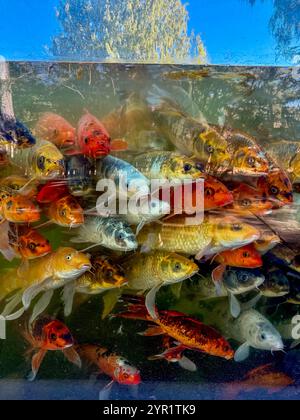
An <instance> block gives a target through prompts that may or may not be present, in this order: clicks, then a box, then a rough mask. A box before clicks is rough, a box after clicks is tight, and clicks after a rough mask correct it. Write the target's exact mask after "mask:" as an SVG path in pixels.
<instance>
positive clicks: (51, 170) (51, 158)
mask: <svg viewBox="0 0 300 420" xmlns="http://www.w3.org/2000/svg"><path fill="white" fill-rule="evenodd" d="M11 162H12V163H13V164H14V165H15V166H18V167H19V168H21V169H22V170H23V171H24V173H25V174H26V175H28V176H29V177H30V178H34V179H49V178H54V177H57V176H59V175H62V174H63V173H64V157H63V155H62V153H61V152H60V151H59V150H58V148H57V147H56V146H55V145H54V144H52V143H50V142H48V141H46V140H40V141H39V142H38V143H37V144H36V145H34V146H33V147H31V148H30V149H26V150H20V151H16V153H15V154H14V155H13V156H12V157H11Z"/></svg>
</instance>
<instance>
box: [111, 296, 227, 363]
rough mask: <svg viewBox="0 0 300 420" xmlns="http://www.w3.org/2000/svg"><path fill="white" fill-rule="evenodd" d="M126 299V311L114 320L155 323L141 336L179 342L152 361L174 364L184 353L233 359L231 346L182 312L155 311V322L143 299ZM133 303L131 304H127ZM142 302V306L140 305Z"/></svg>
mask: <svg viewBox="0 0 300 420" xmlns="http://www.w3.org/2000/svg"><path fill="white" fill-rule="evenodd" d="M125 299H126V297H125ZM127 299H128V300H129V305H128V310H127V311H125V312H121V313H119V314H117V315H116V317H120V318H129V319H139V320H144V321H150V322H154V323H155V324H156V326H151V327H150V328H148V329H147V330H146V331H145V332H144V333H141V335H144V336H147V337H151V336H158V335H168V336H170V337H171V338H173V339H174V340H175V341H176V342H178V345H177V346H176V347H173V348H171V349H168V350H167V351H166V352H164V353H162V354H160V355H157V356H154V357H155V359H166V360H171V359H173V358H174V359H176V361H177V359H178V355H181V353H182V352H183V351H184V350H187V349H189V350H195V351H200V352H202V353H206V354H209V355H211V356H216V357H222V358H224V359H226V360H231V359H233V357H234V351H233V350H232V348H231V346H230V344H229V343H228V342H227V341H226V340H225V338H224V337H223V336H222V335H221V334H220V333H219V332H217V331H216V330H215V329H213V328H212V327H209V326H207V325H205V324H203V323H202V322H200V321H198V320H197V319H195V318H191V317H189V316H186V315H185V314H183V313H181V312H175V311H159V310H157V308H156V318H155V319H154V318H152V317H151V316H150V315H149V313H148V311H147V309H146V307H145V305H144V301H143V299H142V298H136V297H127ZM132 299H133V302H134V303H130V300H132ZM136 302H137V303H136ZM141 302H143V303H142V304H141ZM174 354H175V357H174ZM179 358H180V357H179ZM189 362H190V361H189ZM183 366H184V363H183Z"/></svg>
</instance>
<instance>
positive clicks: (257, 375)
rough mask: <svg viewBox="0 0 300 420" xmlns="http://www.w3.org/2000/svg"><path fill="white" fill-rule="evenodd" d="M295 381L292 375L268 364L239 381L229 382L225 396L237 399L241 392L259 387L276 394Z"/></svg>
mask: <svg viewBox="0 0 300 420" xmlns="http://www.w3.org/2000/svg"><path fill="white" fill-rule="evenodd" d="M294 383H295V381H294V379H292V378H291V377H290V376H288V375H287V374H285V373H284V372H280V371H277V370H276V368H275V367H274V366H273V365H272V364H268V365H264V366H260V367H258V368H256V369H253V370H251V371H250V372H248V373H247V375H246V376H245V377H244V378H243V379H242V380H241V381H239V382H232V383H229V384H227V389H226V390H225V398H226V399H228V400H229V399H230V400H231V399H236V397H237V396H238V395H239V394H240V392H252V391H255V390H257V389H264V390H266V391H267V392H268V394H274V393H276V392H280V391H281V390H283V389H285V388H287V387H288V386H290V385H293V384H294Z"/></svg>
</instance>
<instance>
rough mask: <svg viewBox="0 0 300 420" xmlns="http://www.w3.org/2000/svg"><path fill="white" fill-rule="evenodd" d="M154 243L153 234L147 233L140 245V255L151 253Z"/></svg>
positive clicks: (154, 237)
mask: <svg viewBox="0 0 300 420" xmlns="http://www.w3.org/2000/svg"><path fill="white" fill-rule="evenodd" d="M156 242H157V240H156V235H155V234H154V233H149V235H148V237H147V240H146V241H145V242H144V243H143V245H142V248H141V253H143V254H148V253H149V252H150V251H152V249H153V247H154V245H155V243H156Z"/></svg>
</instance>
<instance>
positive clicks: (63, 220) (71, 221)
mask: <svg viewBox="0 0 300 420" xmlns="http://www.w3.org/2000/svg"><path fill="white" fill-rule="evenodd" d="M45 213H46V215H47V217H48V218H49V219H50V220H51V221H52V222H53V223H55V224H57V225H59V226H63V227H72V228H73V227H78V226H81V225H82V224H83V223H84V214H83V209H82V207H81V206H80V205H79V203H78V201H77V200H76V198H74V197H73V196H72V195H67V196H65V197H62V198H60V199H59V200H57V201H53V202H52V203H51V204H50V205H49V207H47V208H45Z"/></svg>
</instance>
